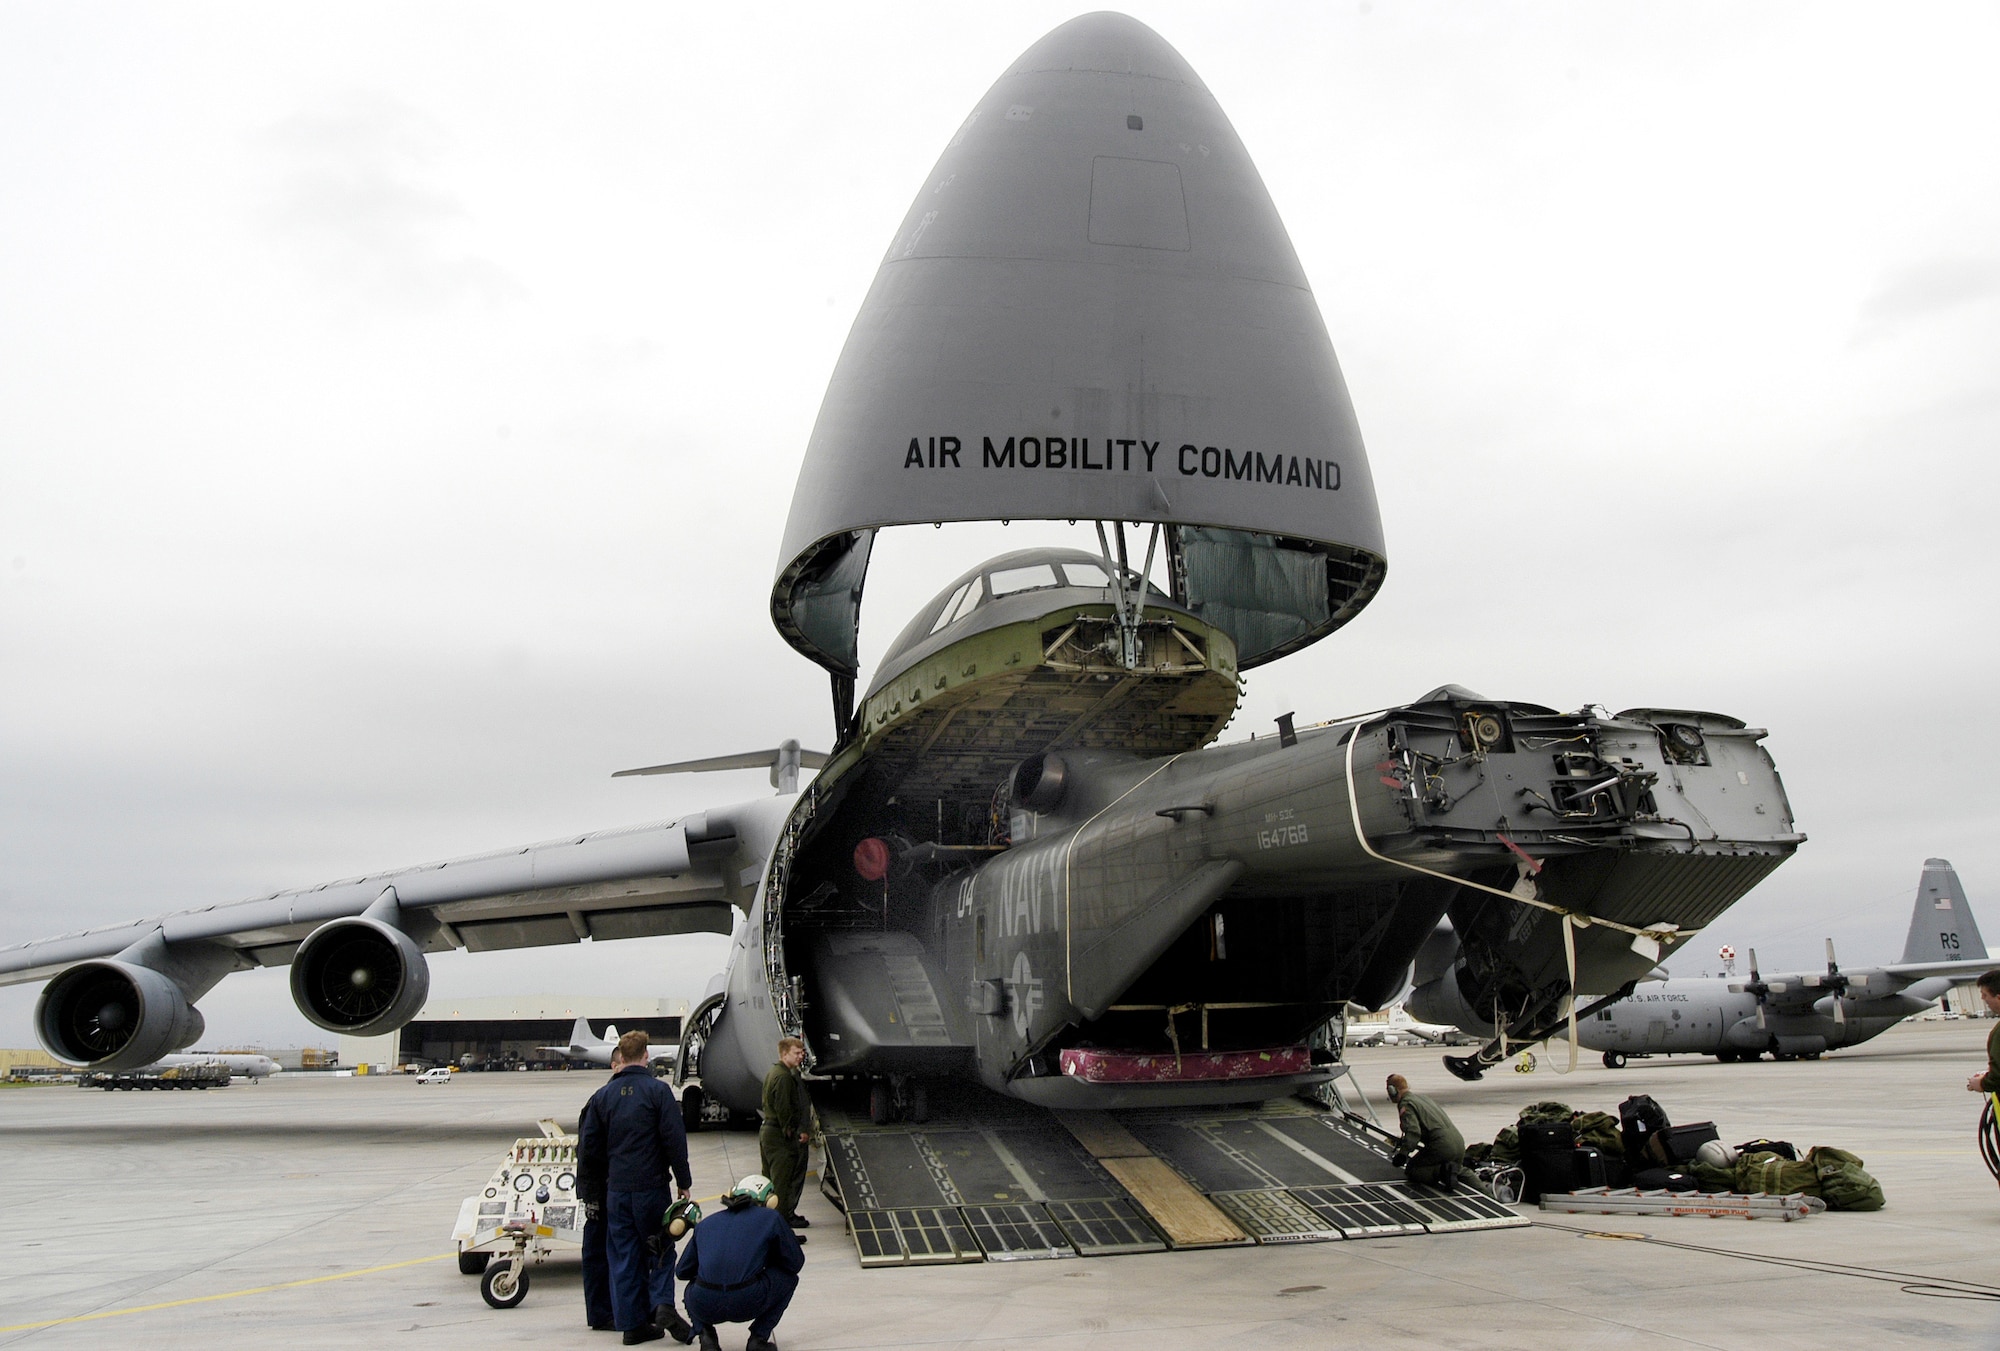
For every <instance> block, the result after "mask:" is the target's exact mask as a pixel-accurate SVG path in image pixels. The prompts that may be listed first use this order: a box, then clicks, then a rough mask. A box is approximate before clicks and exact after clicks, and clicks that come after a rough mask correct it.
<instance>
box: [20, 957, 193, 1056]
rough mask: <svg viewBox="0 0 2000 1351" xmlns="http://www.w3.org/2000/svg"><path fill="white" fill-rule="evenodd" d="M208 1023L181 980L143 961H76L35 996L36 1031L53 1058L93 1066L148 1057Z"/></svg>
mask: <svg viewBox="0 0 2000 1351" xmlns="http://www.w3.org/2000/svg"><path fill="white" fill-rule="evenodd" d="M206 1028H207V1023H206V1022H205V1021H204V1020H203V1019H202V1016H201V1013H200V1011H199V1010H197V1009H196V1008H195V1006H194V1005H193V1004H191V1003H189V1002H188V998H187V996H186V995H185V994H183V993H182V992H181V988H180V986H178V985H176V984H174V982H173V981H172V980H171V979H169V978H168V977H166V976H164V975H162V974H160V973H159V972H158V971H154V970H152V969H151V968H150V967H144V966H134V965H132V964H131V963H130V962H121V961H117V960H115V959H106V960H103V961H94V962H81V963H79V964H78V965H76V966H72V967H71V968H70V969H69V970H67V971H65V972H63V973H62V974H61V975H59V976H57V977H56V978H55V979H54V980H52V981H50V982H49V983H48V986H47V988H46V989H44V990H43V991H42V997H41V998H40V999H38V1000H36V1001H35V1035H36V1036H37V1037H39V1038H40V1039H41V1043H42V1046H43V1047H44V1048H45V1049H46V1050H47V1051H48V1053H49V1054H50V1055H52V1056H55V1057H56V1058H57V1059H58V1060H65V1061H68V1062H69V1063H70V1064H72V1065H79V1066H82V1067H83V1068H85V1069H93V1070H131V1069H137V1068H139V1067H140V1066H141V1065H150V1064H152V1063H153V1062H154V1061H156V1060H158V1059H159V1058H160V1057H161V1056H164V1055H171V1054H172V1053H173V1052H175V1051H178V1050H180V1049H182V1048H183V1047H187V1046H192V1045H194V1044H195V1043H196V1042H197V1041H200V1040H201V1035H202V1033H203V1031H205V1030H206Z"/></svg>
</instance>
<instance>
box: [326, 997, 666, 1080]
mask: <svg viewBox="0 0 2000 1351" xmlns="http://www.w3.org/2000/svg"><path fill="white" fill-rule="evenodd" d="M687 1015H688V1001H687V1000H685V999H636V998H621V997H619V996H616V995H583V996H578V995H554V994H532V995H495V996H488V997H483V998H478V999H433V1000H431V1001H430V1002H429V1003H427V1004H425V1005H424V1008H423V1012H421V1013H419V1014H418V1015H417V1016H416V1017H415V1018H414V1019H413V1020H411V1022H410V1023H409V1024H408V1025H406V1026H405V1027H404V1028H403V1030H402V1031H400V1032H391V1033H388V1034H386V1035H384V1036H380V1037H342V1038H341V1039H340V1064H341V1068H343V1069H349V1068H352V1069H359V1068H360V1067H361V1066H363V1065H366V1066H368V1067H369V1068H368V1070H367V1072H368V1073H371V1074H382V1073H387V1072H388V1071H390V1070H393V1069H394V1068H395V1067H396V1066H398V1065H407V1064H410V1063H411V1062H413V1061H416V1062H422V1063H425V1064H430V1065H446V1064H453V1065H465V1066H467V1067H468V1068H472V1067H479V1068H507V1069H512V1068H514V1067H515V1066H526V1067H528V1068H530V1069H533V1068H538V1067H539V1068H547V1069H556V1068H560V1067H561V1066H562V1064H563V1063H564V1062H563V1057H562V1056H560V1055H558V1054H556V1053H555V1052H552V1051H544V1050H542V1049H541V1048H542V1047H544V1046H563V1045H567V1044H568V1042H569V1034H570V1030H571V1029H572V1028H573V1027H575V1025H576V1020H577V1019H578V1018H588V1019H589V1020H590V1030H591V1031H592V1032H594V1033H596V1034H597V1035H599V1036H602V1035H604V1029H605V1025H606V1024H608V1023H615V1024H617V1026H618V1030H619V1031H620V1032H631V1031H633V1030H635V1029H638V1030H643V1031H645V1032H647V1033H649V1034H651V1036H652V1039H653V1045H654V1046H655V1047H660V1046H668V1045H675V1044H678V1043H679V1041H680V1039H681V1024H682V1022H683V1021H685V1020H686V1018H687Z"/></svg>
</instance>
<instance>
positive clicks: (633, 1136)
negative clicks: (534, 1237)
mask: <svg viewBox="0 0 2000 1351" xmlns="http://www.w3.org/2000/svg"><path fill="white" fill-rule="evenodd" d="M648 1049H649V1046H648V1038H647V1036H646V1034H645V1033H644V1032H627V1033H626V1034H625V1035H624V1036H622V1037H620V1038H619V1039H618V1050H617V1052H616V1053H615V1055H614V1056H613V1059H612V1061H611V1065H612V1075H611V1081H610V1082H609V1083H607V1084H605V1085H604V1087H602V1088H600V1089H598V1090H597V1092H596V1093H595V1094H593V1095H592V1096H591V1099H590V1101H589V1103H587V1104H586V1105H585V1106H584V1109H583V1119H582V1120H581V1121H579V1122H578V1123H577V1136H578V1138H577V1168H578V1171H579V1172H582V1173H584V1174H585V1175H586V1176H593V1177H602V1178H603V1179H604V1219H605V1226H604V1248H605V1257H606V1258H607V1260H608V1262H609V1265H610V1268H611V1313H612V1318H613V1320H614V1321H615V1323H616V1324H617V1326H618V1328H619V1330H621V1331H622V1332H624V1334H625V1345H627V1346H637V1345H638V1344H639V1343H641V1342H651V1341H658V1340H659V1339H660V1338H662V1337H664V1336H666V1335H667V1333H668V1332H672V1333H673V1335H674V1340H676V1341H680V1342H691V1341H693V1340H694V1332H693V1330H692V1329H690V1328H689V1327H688V1325H687V1323H686V1322H685V1321H684V1320H683V1319H682V1318H681V1316H680V1314H679V1313H678V1312H676V1311H675V1309H674V1266H673V1243H672V1241H671V1240H670V1239H669V1238H668V1237H667V1236H666V1234H665V1233H664V1232H663V1231H662V1230H661V1227H660V1224H661V1221H662V1219H663V1218H664V1217H665V1215H666V1213H667V1204H668V1202H669V1201H670V1200H671V1199H672V1197H671V1195H670V1193H669V1192H668V1179H669V1177H671V1178H672V1181H673V1183H674V1185H676V1186H678V1187H679V1189H680V1196H681V1199H682V1200H686V1199H687V1196H688V1189H689V1188H690V1187H692V1186H693V1185H694V1176H693V1174H691V1173H690V1172H689V1171H688V1150H687V1131H686V1128H685V1127H684V1126H683V1125H682V1124H681V1105H680V1101H679V1099H677V1098H675V1097H674V1093H673V1090H672V1089H670V1088H668V1087H667V1086H666V1085H665V1084H663V1083H661V1082H660V1081H659V1080H658V1079H655V1078H654V1077H653V1071H652V1070H651V1069H650V1068H648V1066H647V1064H646V1061H647V1052H648ZM585 1246H586V1250H587V1249H588V1244H587V1243H586V1245H585ZM656 1253H657V1256H656V1255H655V1254H656ZM584 1293H585V1299H586V1301H588V1299H589V1294H590V1290H589V1280H588V1273H587V1272H586V1280H585V1292H584ZM656 1309H657V1310H658V1319H657V1321H656V1320H655V1312H654V1311H655V1310H656ZM662 1323H664V1324H665V1325H666V1326H665V1328H664V1329H663V1328H662V1327H661V1324H662Z"/></svg>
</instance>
